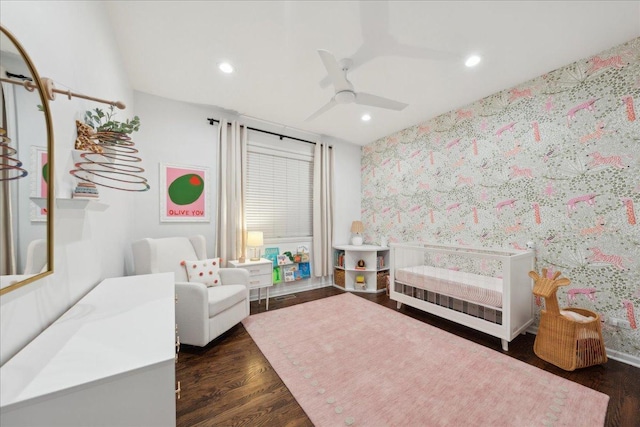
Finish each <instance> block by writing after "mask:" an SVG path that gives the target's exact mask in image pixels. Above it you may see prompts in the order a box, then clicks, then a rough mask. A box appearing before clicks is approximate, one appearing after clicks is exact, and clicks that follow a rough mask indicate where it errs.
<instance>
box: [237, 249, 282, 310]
mask: <svg viewBox="0 0 640 427" xmlns="http://www.w3.org/2000/svg"><path fill="white" fill-rule="evenodd" d="M229 265H230V266H231V267H234V268H244V269H245V270H247V271H248V272H249V289H257V290H258V303H260V299H261V296H260V291H261V289H262V288H267V310H269V288H270V287H271V286H273V261H271V260H268V259H265V258H260V260H258V261H249V260H247V261H245V262H240V261H237V260H234V261H229Z"/></svg>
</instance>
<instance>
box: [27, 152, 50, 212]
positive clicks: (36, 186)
mask: <svg viewBox="0 0 640 427" xmlns="http://www.w3.org/2000/svg"><path fill="white" fill-rule="evenodd" d="M29 174H30V175H31V182H30V186H31V197H39V198H44V199H46V198H47V194H49V185H48V180H49V153H48V151H47V148H46V147H33V146H32V147H31V170H30V171H29ZM30 205H31V207H30V211H31V212H30V213H31V215H30V216H31V221H35V222H45V221H46V220H47V209H46V208H42V207H39V206H37V205H36V204H35V203H30Z"/></svg>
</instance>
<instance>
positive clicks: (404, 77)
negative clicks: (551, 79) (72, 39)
mask: <svg viewBox="0 0 640 427" xmlns="http://www.w3.org/2000/svg"><path fill="white" fill-rule="evenodd" d="M106 3H107V7H108V9H109V12H110V18H111V22H112V25H113V28H114V32H115V33H116V35H117V41H118V44H119V47H120V49H121V50H122V55H123V60H124V63H125V67H126V69H127V72H128V74H129V78H130V81H131V84H132V86H133V88H134V89H135V90H138V91H142V92H147V93H150V94H154V95H158V96H162V97H166V98H170V99H175V100H180V101H186V102H191V103H196V104H204V105H212V106H218V107H221V108H224V109H226V110H231V111H234V112H237V113H238V114H241V115H245V116H249V117H252V118H258V119H261V120H266V121H268V122H273V123H277V124H281V125H285V126H287V127H290V128H294V129H299V130H305V131H309V132H313V133H317V134H322V135H329V136H332V137H335V138H339V139H343V140H346V141H349V142H352V143H355V144H360V145H364V144H367V143H370V142H372V141H375V140H376V139H378V138H382V137H384V136H386V135H389V134H391V133H393V132H395V131H398V130H401V129H404V128H407V127H409V126H412V125H415V124H417V123H420V122H423V121H425V120H427V119H430V118H432V117H435V116H437V115H439V114H442V113H445V112H448V111H451V110H454V109H457V108H459V107H462V106H465V105H467V104H469V103H471V102H473V101H476V100H478V99H481V98H483V97H485V96H488V95H491V94H493V93H495V92H498V91H500V90H502V89H507V88H510V87H512V86H515V85H518V84H520V83H524V82H526V81H527V80H529V79H531V78H534V77H536V76H539V75H542V74H544V73H546V72H549V71H552V70H554V69H557V68H559V67H562V66H564V65H567V64H569V63H571V62H573V61H575V60H578V59H581V58H584V57H588V56H590V55H594V54H597V53H598V52H600V51H602V50H605V49H608V48H610V47H613V46H616V45H618V44H621V43H624V42H626V41H629V40H631V39H633V38H635V37H638V36H640V1H538V2H525V1H513V2H505V1H497V2H493V1H389V2H382V1H375V2H364V1H362V2H358V1H331V2H330V1H303V2H302V1H298V2H293V1H288V2H283V1H258V2H248V1H247V2H244V1H122V2H120V1H118V2H115V1H114V2H106ZM318 49H326V50H328V51H330V52H332V53H333V54H334V55H335V57H336V58H337V59H338V60H339V59H342V58H353V57H354V55H355V54H356V52H359V54H358V56H356V58H355V59H356V60H357V59H358V58H361V60H359V61H356V62H360V63H361V66H359V67H357V68H355V69H352V70H351V71H350V72H349V74H348V78H349V80H350V81H351V82H352V83H353V85H354V86H355V90H356V92H357V91H362V92H368V93H371V94H375V95H378V96H382V97H385V98H390V99H393V100H397V101H400V102H404V103H407V104H409V106H408V107H407V108H405V109H404V110H403V111H399V112H398V111H388V110H383V109H379V108H372V107H364V106H361V105H356V104H346V105H338V106H336V107H334V108H333V109H331V110H329V111H328V112H327V113H325V114H323V115H321V116H320V117H318V118H316V119H315V120H313V121H305V119H306V118H307V117H309V116H310V115H311V114H312V113H314V112H315V111H316V110H318V109H319V108H320V107H322V106H323V105H324V104H326V103H327V102H328V101H329V100H330V99H331V97H332V96H333V94H334V92H333V89H332V87H331V86H327V87H324V88H323V87H321V85H320V82H321V80H322V79H323V78H324V77H325V76H326V71H325V69H324V66H323V64H322V62H321V60H320V57H319V55H318V53H317V50H318ZM438 52H440V53H438ZM471 53H477V54H480V55H481V56H482V58H483V60H482V62H481V63H480V65H479V66H477V67H476V68H474V69H468V68H466V67H465V66H464V64H463V61H464V57H466V56H467V55H469V54H471ZM425 54H426V55H427V56H426V57H425ZM407 55H409V56H416V57H407ZM222 60H228V61H230V62H232V63H233V65H234V66H235V68H236V72H235V73H234V74H232V75H224V74H222V73H221V72H220V71H219V70H218V69H217V64H218V63H219V62H220V61H222ZM365 112H369V113H370V114H371V116H372V117H373V119H372V120H371V121H370V122H368V123H365V122H362V121H361V120H360V116H361V115H362V114H363V113H365ZM204 119H205V118H203V120H204Z"/></svg>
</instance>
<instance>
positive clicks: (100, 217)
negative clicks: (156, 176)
mask: <svg viewBox="0 0 640 427" xmlns="http://www.w3.org/2000/svg"><path fill="white" fill-rule="evenodd" d="M106 16H107V13H106V11H105V10H104V7H103V5H102V4H101V3H95V2H81V1H70V2H31V1H29V2H27V1H21V2H8V1H3V2H2V3H1V7H0V19H1V21H0V22H1V23H2V26H3V27H5V28H6V29H7V30H9V31H10V32H11V33H13V34H14V35H15V36H16V37H17V39H18V40H19V41H20V43H21V44H22V45H23V47H24V48H25V50H26V51H27V53H28V54H29V56H30V57H31V59H32V60H33V62H34V65H35V67H36V69H37V70H38V72H39V73H40V75H41V76H46V77H50V78H52V79H53V80H54V82H55V84H56V87H59V88H65V89H67V88H68V89H71V90H73V91H74V92H78V93H85V94H88V95H93V96H96V97H99V98H106V99H114V100H116V99H117V100H121V101H123V102H125V103H126V104H127V105H128V108H127V109H126V110H124V111H121V112H119V113H118V115H117V116H116V117H118V118H121V119H125V118H128V117H132V115H133V104H132V101H133V93H132V91H131V89H130V86H129V84H128V80H127V78H126V75H125V72H124V68H123V66H122V64H121V60H120V56H119V52H118V49H117V47H116V45H115V39H114V38H113V36H112V32H111V28H110V24H109V22H108V20H107V18H106ZM50 105H51V110H52V116H53V128H54V138H55V169H54V182H55V186H56V188H55V193H56V196H57V197H62V198H68V197H70V194H71V191H72V188H73V187H74V186H75V182H74V179H73V177H72V176H71V175H70V174H69V172H68V171H69V170H70V169H71V166H72V162H71V154H70V153H71V150H72V149H73V145H74V140H75V135H76V130H75V120H76V119H80V120H82V116H83V114H84V111H85V110H87V109H92V108H96V107H106V106H104V105H102V104H97V103H95V102H90V101H85V100H80V99H75V98H74V99H73V100H68V99H67V98H66V97H63V96H60V95H58V97H57V99H56V100H55V101H52V102H51V103H50ZM100 194H101V201H103V202H104V203H107V204H108V205H109V209H107V210H106V211H105V212H84V211H69V210H66V211H65V210H60V209H58V210H56V211H55V213H54V216H55V220H54V236H55V237H54V246H55V248H54V256H55V262H54V274H53V275H51V276H48V277H46V278H45V279H43V280H40V281H37V282H35V283H32V284H30V285H27V286H24V287H22V288H20V289H18V290H16V291H13V292H10V293H8V294H5V295H3V296H2V298H1V299H0V335H1V337H2V345H1V346H0V363H4V362H6V361H7V360H8V359H9V358H10V357H11V356H13V354H15V353H16V352H17V351H18V350H19V349H20V348H22V347H23V346H24V345H26V344H27V343H28V342H29V341H30V340H31V339H33V337H35V336H36V335H38V334H39V333H40V331H42V330H43V329H44V328H46V327H47V326H48V325H49V324H51V322H53V321H54V320H55V319H56V318H58V317H59V316H60V315H61V314H62V313H63V312H65V311H66V310H67V309H68V308H69V307H70V306H71V305H73V304H74V303H75V302H76V301H77V300H78V299H80V298H81V297H82V296H83V295H84V294H86V292H88V291H89V290H90V289H91V288H93V286H95V285H96V284H97V283H98V282H99V281H100V280H101V279H103V278H106V277H114V276H121V275H123V273H124V251H125V248H126V247H128V245H129V243H130V241H129V238H130V236H131V234H132V229H133V222H132V220H131V218H132V216H133V215H132V212H131V211H130V209H127V207H130V206H131V205H132V200H133V198H134V197H135V196H134V195H133V194H129V193H125V192H121V191H117V190H110V189H106V188H105V189H103V188H100Z"/></svg>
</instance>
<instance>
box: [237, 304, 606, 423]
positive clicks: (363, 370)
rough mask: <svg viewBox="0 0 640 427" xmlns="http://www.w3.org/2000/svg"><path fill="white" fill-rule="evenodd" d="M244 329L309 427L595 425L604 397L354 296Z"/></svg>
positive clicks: (276, 314) (273, 314)
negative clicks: (300, 409) (277, 376)
mask: <svg viewBox="0 0 640 427" xmlns="http://www.w3.org/2000/svg"><path fill="white" fill-rule="evenodd" d="M243 323H244V326H245V328H246V329H247V331H248V332H249V334H250V335H251V337H252V338H253V340H254V341H255V342H256V343H257V344H258V347H260V350H262V353H264V355H265V356H266V358H267V359H268V360H269V362H270V363H271V365H272V366H273V367H274V369H275V370H276V372H277V373H278V375H279V376H280V378H282V380H283V381H284V383H285V384H286V385H287V387H288V388H289V390H290V391H291V393H292V394H293V396H294V397H295V398H296V400H297V401H298V402H299V403H300V406H302V408H303V409H304V411H305V412H306V413H307V415H308V416H309V418H310V419H311V421H312V422H313V423H314V424H315V425H316V426H317V427H322V426H341V425H342V426H345V425H346V426H350V425H353V426H376V427H378V426H468V425H473V426H572V427H574V426H582V427H586V426H601V425H603V423H604V419H605V414H606V410H607V403H608V401H609V396H607V395H605V394H602V393H599V392H597V391H594V390H591V389H589V388H587V387H584V386H581V385H579V384H576V383H573V382H571V381H569V380H565V379H564V378H560V377H557V376H555V375H553V374H550V373H548V372H545V371H543V370H541V369H538V368H536V367H533V366H530V365H527V364H526V363H524V362H520V361H519V360H516V359H513V358H511V357H508V356H505V355H503V354H501V353H498V352H496V351H494V350H491V349H488V348H486V347H483V346H481V345H478V344H475V343H473V342H470V341H467V340H465V339H463V338H460V337H457V336H455V335H452V334H450V333H448V332H445V331H442V330H440V329H438V328H435V327H433V326H430V325H427V324H425V323H422V322H420V321H417V320H415V319H412V318H410V317H408V316H405V315H403V314H401V313H398V312H395V311H393V310H390V309H388V308H385V307H382V306H380V305H377V304H375V303H372V302H370V301H367V300H364V299H362V298H360V297H357V296H355V295H352V294H342V295H337V296H333V297H329V298H325V299H322V300H317V301H312V302H308V303H304V304H299V305H295V306H292V307H288V308H284V309H280V310H273V311H269V312H266V313H261V314H256V315H253V316H250V317H249V318H247V319H245V320H244V322H243Z"/></svg>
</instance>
